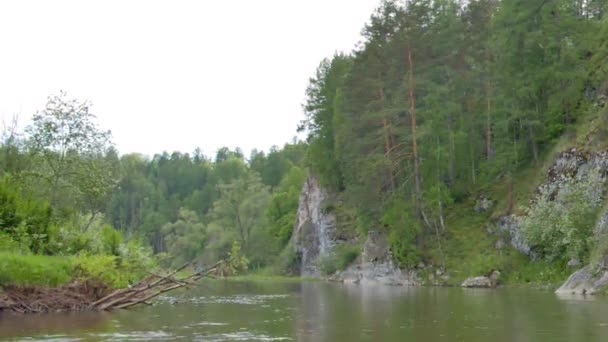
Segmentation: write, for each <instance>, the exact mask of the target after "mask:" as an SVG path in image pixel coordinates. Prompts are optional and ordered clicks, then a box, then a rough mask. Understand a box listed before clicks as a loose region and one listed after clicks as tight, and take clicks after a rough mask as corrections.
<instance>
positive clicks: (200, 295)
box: [0, 281, 608, 342]
mask: <svg viewBox="0 0 608 342" xmlns="http://www.w3.org/2000/svg"><path fill="white" fill-rule="evenodd" d="M0 339H7V340H18V341H19V340H23V341H149V340H160V341H163V340H166V341H175V340H177V341H190V340H194V341H234V340H237V341H430V342H432V341H450V342H451V341H467V342H475V341H492V342H502V341H534V342H536V341H608V298H603V297H599V298H590V297H588V298H586V299H584V298H582V297H578V298H577V297H569V298H559V297H557V296H556V295H555V294H553V293H551V292H542V291H537V290H528V289H499V290H468V289H460V288H408V287H390V286H374V287H362V286H357V285H343V284H335V283H323V282H302V283H296V282H231V281H205V282H203V283H202V284H201V285H200V286H199V287H197V288H194V289H190V290H188V291H183V292H179V293H174V294H172V295H171V296H166V297H163V298H161V299H160V300H159V301H158V303H157V304H156V305H153V306H147V307H140V308H137V309H133V310H129V311H126V310H125V311H117V312H112V313H72V314H48V315H32V316H28V315H26V316H13V315H0Z"/></svg>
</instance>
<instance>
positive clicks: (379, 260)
mask: <svg viewBox="0 0 608 342" xmlns="http://www.w3.org/2000/svg"><path fill="white" fill-rule="evenodd" d="M335 277H336V278H337V279H339V280H341V281H343V282H347V283H355V284H383V285H417V284H419V280H418V277H417V275H416V272H415V271H407V270H402V269H400V268H399V267H397V266H396V265H395V263H394V261H393V256H392V254H391V252H390V244H389V241H388V238H387V236H386V234H384V233H382V232H377V231H370V232H369V233H368V235H367V239H366V240H365V243H364V244H363V250H362V251H361V255H360V257H359V259H358V260H357V261H356V262H355V263H353V264H352V265H350V266H349V267H348V268H346V270H344V271H343V272H340V273H338V274H336V276H335Z"/></svg>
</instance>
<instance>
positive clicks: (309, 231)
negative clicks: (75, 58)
mask: <svg viewBox="0 0 608 342" xmlns="http://www.w3.org/2000/svg"><path fill="white" fill-rule="evenodd" d="M333 200H334V199H333V198H332V194H330V193H329V192H328V191H327V190H325V189H324V188H323V187H321V186H320V184H319V181H318V179H317V178H316V177H315V176H313V175H309V176H308V178H307V179H306V182H305V183H304V186H303V187H302V192H301V194H300V202H299V206H298V212H297V215H296V222H295V225H294V231H293V234H292V239H291V245H292V246H293V248H294V250H295V252H296V254H297V255H298V260H300V275H301V276H305V277H324V276H327V277H328V278H329V279H331V280H334V281H344V282H349V283H357V284H359V283H361V284H370V283H375V284H387V285H388V284H390V285H414V284H417V283H418V281H417V278H416V274H415V272H409V271H404V270H401V269H399V268H398V267H397V266H396V265H395V263H394V262H393V258H392V255H391V252H390V244H389V241H388V238H387V237H386V235H385V234H383V233H380V232H375V231H370V232H369V234H368V236H367V237H366V238H365V241H364V243H363V246H362V249H361V251H360V253H359V257H358V258H357V259H356V260H355V261H354V262H353V264H351V265H349V266H348V267H347V268H346V269H345V270H343V271H337V272H336V273H335V274H332V275H326V274H323V272H322V270H321V267H320V261H321V260H322V259H323V258H325V257H329V256H331V255H332V253H334V251H335V249H336V247H337V246H339V245H340V244H352V243H353V242H354V241H346V240H344V237H342V236H340V234H339V232H338V229H337V219H336V215H335V214H334V213H333V212H331V211H329V210H327V208H329V207H331V204H332V201H333Z"/></svg>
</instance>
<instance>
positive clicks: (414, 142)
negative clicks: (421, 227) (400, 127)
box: [407, 46, 422, 215]
mask: <svg viewBox="0 0 608 342" xmlns="http://www.w3.org/2000/svg"><path fill="white" fill-rule="evenodd" d="M407 65H408V78H407V84H408V96H409V99H410V126H411V130H412V156H413V159H414V160H413V161H414V201H415V205H416V211H417V214H418V215H421V213H422V199H421V196H420V195H421V179H420V157H419V156H418V142H417V138H416V98H415V93H414V63H413V61H412V49H411V47H410V46H408V47H407Z"/></svg>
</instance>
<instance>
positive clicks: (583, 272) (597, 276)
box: [555, 265, 608, 295]
mask: <svg viewBox="0 0 608 342" xmlns="http://www.w3.org/2000/svg"><path fill="white" fill-rule="evenodd" d="M607 285H608V270H606V269H604V268H603V267H599V268H593V267H592V266H591V265H589V266H586V267H584V268H582V269H580V270H578V271H576V272H574V273H573V274H572V275H571V276H570V277H569V278H568V280H566V282H565V283H564V284H563V285H562V286H560V288H559V289H557V290H556V291H555V293H557V294H578V295H585V294H589V295H592V294H597V293H599V292H600V291H602V289H604V288H605V287H606V286H607Z"/></svg>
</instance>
